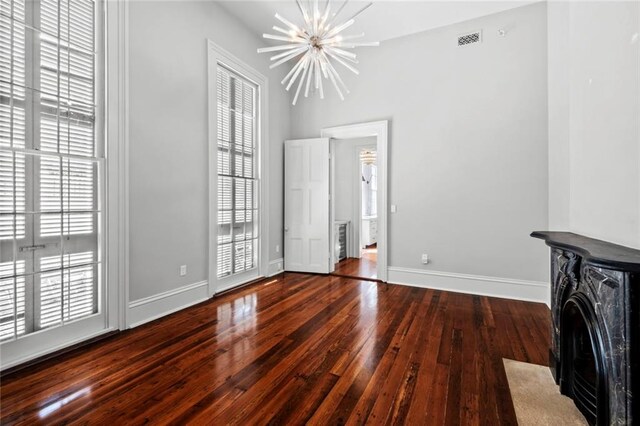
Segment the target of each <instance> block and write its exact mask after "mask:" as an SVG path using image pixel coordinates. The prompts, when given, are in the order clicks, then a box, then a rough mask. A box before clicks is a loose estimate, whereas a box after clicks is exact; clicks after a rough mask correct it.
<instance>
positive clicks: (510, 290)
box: [389, 266, 550, 306]
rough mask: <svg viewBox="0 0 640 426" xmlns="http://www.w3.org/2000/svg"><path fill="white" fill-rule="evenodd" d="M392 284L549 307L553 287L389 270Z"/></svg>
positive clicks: (451, 274)
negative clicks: (533, 303)
mask: <svg viewBox="0 0 640 426" xmlns="http://www.w3.org/2000/svg"><path fill="white" fill-rule="evenodd" d="M389 283H397V284H403V285H408V286H412V287H421V288H432V289H437V290H445V291H453V292H456V293H467V294H476V295H480V296H491V297H501V298H505V299H515V300H524V301H527V302H539V303H545V304H547V306H549V298H550V293H549V291H550V290H549V284H547V283H545V282H540V281H526V280H519V279H512V278H498V277H487V276H483V275H468V274H458V273H454V272H441V271H425V270H422V269H411V268H401V267H396V266H390V267H389Z"/></svg>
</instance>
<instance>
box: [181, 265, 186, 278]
mask: <svg viewBox="0 0 640 426" xmlns="http://www.w3.org/2000/svg"><path fill="white" fill-rule="evenodd" d="M185 275H187V265H180V276H181V277H184V276H185Z"/></svg>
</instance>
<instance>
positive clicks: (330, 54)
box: [258, 0, 379, 105]
mask: <svg viewBox="0 0 640 426" xmlns="http://www.w3.org/2000/svg"><path fill="white" fill-rule="evenodd" d="M348 2H349V0H345V1H344V3H342V5H341V6H340V7H339V8H338V9H337V11H336V12H335V13H331V0H326V1H325V2H324V7H323V9H324V10H323V11H322V12H321V11H320V6H319V5H318V0H310V3H312V4H308V6H309V7H308V9H307V7H306V6H305V5H303V4H302V2H301V0H296V4H297V5H298V9H300V13H301V14H302V19H303V22H304V23H303V25H300V26H298V25H296V24H294V23H292V22H291V21H289V20H287V19H286V18H284V17H282V16H281V15H280V14H278V13H276V15H275V17H276V19H278V20H279V21H280V22H282V23H283V24H284V25H285V26H286V28H281V27H278V26H274V27H273V30H274V31H277V32H278V33H280V34H283V35H273V34H263V35H262V36H263V37H264V38H266V39H270V40H278V41H284V42H286V44H282V45H279V46H271V47H264V48H260V49H258V53H266V52H280V53H278V54H276V55H274V56H272V57H271V61H274V62H273V64H271V66H270V68H272V69H273V68H275V67H277V66H279V65H282V64H284V63H285V62H288V61H290V60H297V61H296V63H295V65H294V66H293V68H291V70H290V71H289V73H288V74H287V75H286V76H285V77H284V79H283V80H282V82H281V83H282V84H283V85H284V86H285V88H286V90H289V89H291V87H293V85H294V84H295V83H296V81H297V82H298V86H297V88H296V94H295V96H294V97H293V105H295V104H296V102H297V101H298V96H299V95H300V91H301V89H302V87H303V86H304V96H305V97H308V96H309V89H310V88H312V87H313V89H314V90H316V91H318V92H319V93H320V98H322V99H324V88H323V81H322V80H323V78H324V79H325V80H329V81H331V83H332V84H333V87H335V89H336V92H338V96H340V99H342V100H344V94H343V90H344V92H346V93H349V89H347V86H346V85H345V84H344V81H343V80H342V78H341V77H340V75H339V74H338V71H337V70H336V67H335V66H334V62H335V63H338V64H340V65H342V66H344V67H345V68H347V69H348V70H349V71H351V72H353V73H354V74H359V73H358V70H357V69H356V68H355V67H354V66H353V65H352V64H357V63H358V60H357V59H356V55H355V53H353V52H350V51H349V50H345V49H354V48H356V47H363V46H378V45H379V43H378V42H369V43H355V42H353V41H352V40H354V39H358V38H360V37H364V33H363V34H355V35H342V34H341V33H342V32H343V31H344V30H346V29H347V28H349V27H350V26H352V25H353V24H354V23H355V18H356V17H357V16H358V15H360V14H361V13H362V12H364V11H365V10H366V9H367V8H369V7H370V6H371V5H372V4H373V3H368V4H366V5H365V6H364V7H362V8H361V9H360V10H358V11H357V12H356V13H355V14H353V15H352V16H351V17H349V18H348V19H346V20H344V21H339V23H338V22H336V21H337V18H338V16H339V15H340V12H342V10H343V9H344V8H345V6H346V5H347V3H348ZM305 3H306V2H305Z"/></svg>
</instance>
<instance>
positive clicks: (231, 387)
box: [0, 273, 550, 425]
mask: <svg viewBox="0 0 640 426" xmlns="http://www.w3.org/2000/svg"><path fill="white" fill-rule="evenodd" d="M549 328H550V327H549V310H548V308H547V307H546V306H545V305H543V304H535V303H527V302H519V301H512V300H505V299H495V298H488V297H482V296H470V295H464V294H457V293H447V292H442V291H437V290H426V289H418V288H412V287H404V286H398V285H390V284H384V283H378V282H372V281H360V280H354V279H346V278H341V277H335V276H320V275H307V274H297V273H286V274H282V275H280V276H278V277H275V278H271V279H266V280H263V281H261V282H258V283H254V284H252V285H250V286H247V287H243V288H240V289H237V290H235V291H231V292H228V293H225V294H223V295H221V296H219V297H216V298H213V299H211V300H209V301H206V302H203V303H201V304H198V305H196V306H193V307H191V308H188V309H185V310H182V311H180V312H177V313H175V314H172V315H169V316H167V317H165V318H162V319H159V320H156V321H153V322H151V323H149V324H146V325H143V326H140V327H137V328H135V329H132V330H128V331H125V332H122V333H119V334H117V335H115V336H113V337H110V338H108V339H106V340H104V341H101V342H97V343H93V344H91V345H89V346H86V347H83V348H79V349H76V350H73V351H71V352H69V353H67V354H63V355H61V356H59V357H57V358H54V359H50V360H47V361H45V362H43V363H41V364H37V365H34V366H31V367H28V368H25V369H23V370H20V371H17V372H15V373H12V374H9V375H6V376H5V377H3V378H2V382H1V383H0V407H1V408H0V423H1V424H3V425H4V424H7V425H12V424H108V423H111V424H118V425H120V424H148V423H151V424H203V423H205V424H242V425H246V424H273V425H281V424H287V425H297V424H322V425H327V424H427V425H431V424H435V425H441V424H451V425H457V424H465V425H467V424H470V425H485V424H505V425H510V424H516V419H515V411H514V409H513V403H512V401H511V396H510V394H509V388H508V383H507V379H506V375H505V372H504V367H503V364H502V358H512V359H516V360H519V361H527V362H534V363H538V364H543V365H544V364H546V362H547V359H546V357H547V353H548V342H549Z"/></svg>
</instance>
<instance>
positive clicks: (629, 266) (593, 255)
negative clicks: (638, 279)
mask: <svg viewBox="0 0 640 426" xmlns="http://www.w3.org/2000/svg"><path fill="white" fill-rule="evenodd" d="M531 236H532V237H533V238H539V239H541V240H544V241H545V242H546V243H547V245H548V246H549V247H555V248H559V249H565V250H568V251H571V252H574V253H576V254H578V255H580V257H582V260H583V261H586V262H588V263H590V264H592V265H594V266H599V267H602V268H607V269H611V270H614V271H625V272H640V250H635V249H632V248H629V247H625V246H619V245H617V244H612V243H609V242H606V241H602V240H596V239H593V238H589V237H585V236H582V235H578V234H574V233H572V232H554V231H536V232H532V233H531Z"/></svg>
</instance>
